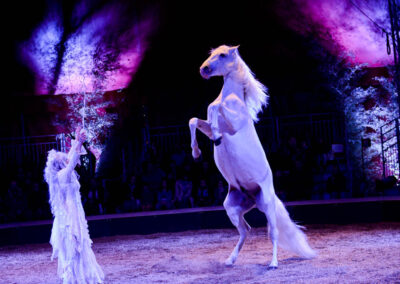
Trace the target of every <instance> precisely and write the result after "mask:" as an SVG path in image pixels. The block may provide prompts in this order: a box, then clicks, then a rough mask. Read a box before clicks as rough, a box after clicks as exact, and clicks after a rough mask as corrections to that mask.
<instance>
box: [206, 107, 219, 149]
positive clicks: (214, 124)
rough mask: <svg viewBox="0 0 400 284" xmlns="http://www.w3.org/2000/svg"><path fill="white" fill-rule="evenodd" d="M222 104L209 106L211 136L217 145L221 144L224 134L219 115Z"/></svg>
mask: <svg viewBox="0 0 400 284" xmlns="http://www.w3.org/2000/svg"><path fill="white" fill-rule="evenodd" d="M220 108H221V105H220V104H215V105H213V104H211V105H210V106H209V108H208V114H207V116H208V121H209V123H210V130H211V137H210V139H211V140H213V141H214V143H215V145H217V146H218V145H219V143H220V142H221V138H222V134H221V131H220V129H219V125H218V116H219V115H220V114H219V112H220Z"/></svg>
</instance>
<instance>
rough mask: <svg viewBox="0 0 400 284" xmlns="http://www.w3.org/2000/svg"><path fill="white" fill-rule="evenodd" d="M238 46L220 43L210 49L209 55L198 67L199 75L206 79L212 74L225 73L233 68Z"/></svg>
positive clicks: (222, 74)
mask: <svg viewBox="0 0 400 284" xmlns="http://www.w3.org/2000/svg"><path fill="white" fill-rule="evenodd" d="M238 47H239V46H227V45H221V46H220V47H218V48H216V49H213V50H211V54H210V56H209V57H208V58H207V60H206V61H204V63H203V64H202V65H201V67H200V74H201V76H202V77H203V78H205V79H208V78H210V77H212V76H225V75H227V74H228V73H229V72H230V71H231V70H233V68H235V65H236V62H237V61H236V58H237V49H238Z"/></svg>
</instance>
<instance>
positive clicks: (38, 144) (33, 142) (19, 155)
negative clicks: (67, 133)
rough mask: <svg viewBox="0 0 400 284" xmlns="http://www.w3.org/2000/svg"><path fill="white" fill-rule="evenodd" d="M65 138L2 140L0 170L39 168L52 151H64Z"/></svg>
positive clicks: (44, 136) (0, 141) (14, 138)
mask: <svg viewBox="0 0 400 284" xmlns="http://www.w3.org/2000/svg"><path fill="white" fill-rule="evenodd" d="M63 137H64V136H62V135H61V136H57V135H42V136H29V137H12V138H1V139H0V168H5V167H8V168H9V167H20V166H23V165H30V166H39V165H42V164H44V162H45V160H46V157H47V152H48V151H50V150H51V149H56V150H58V151H62V150H64V149H63V147H65V141H64V138H63Z"/></svg>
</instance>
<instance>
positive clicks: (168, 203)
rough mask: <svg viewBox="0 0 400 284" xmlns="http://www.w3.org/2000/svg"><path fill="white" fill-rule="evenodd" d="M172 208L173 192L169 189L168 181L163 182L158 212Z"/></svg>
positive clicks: (157, 205) (158, 201)
mask: <svg viewBox="0 0 400 284" xmlns="http://www.w3.org/2000/svg"><path fill="white" fill-rule="evenodd" d="M171 207H172V192H171V190H170V189H169V188H168V183H167V180H165V179H164V180H163V181H162V187H161V190H160V191H159V192H158V194H157V204H156V209H157V210H165V209H171Z"/></svg>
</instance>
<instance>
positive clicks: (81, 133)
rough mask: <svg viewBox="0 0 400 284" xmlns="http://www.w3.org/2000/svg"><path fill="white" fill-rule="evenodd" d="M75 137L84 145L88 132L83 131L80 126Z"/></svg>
mask: <svg viewBox="0 0 400 284" xmlns="http://www.w3.org/2000/svg"><path fill="white" fill-rule="evenodd" d="M75 136H76V140H78V141H79V142H80V143H83V142H85V141H86V131H85V130H84V129H83V130H82V127H81V126H78V127H77V128H76V130H75Z"/></svg>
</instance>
